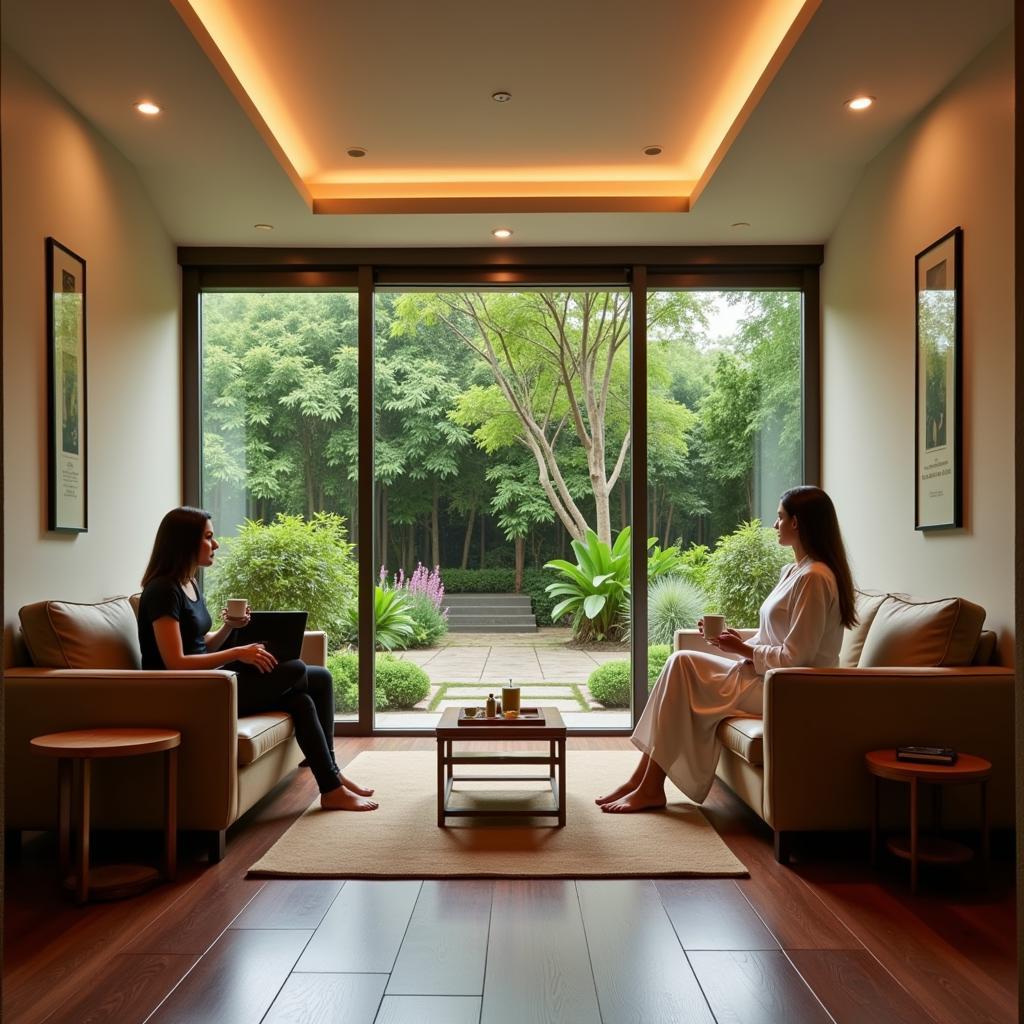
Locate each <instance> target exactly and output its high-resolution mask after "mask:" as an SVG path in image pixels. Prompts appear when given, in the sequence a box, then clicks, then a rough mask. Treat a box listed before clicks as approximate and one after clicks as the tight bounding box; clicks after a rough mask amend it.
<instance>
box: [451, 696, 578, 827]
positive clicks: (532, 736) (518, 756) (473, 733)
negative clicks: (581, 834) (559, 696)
mask: <svg viewBox="0 0 1024 1024" xmlns="http://www.w3.org/2000/svg"><path fill="white" fill-rule="evenodd" d="M540 712H541V714H543V716H544V720H543V722H537V723H530V724H521V725H512V724H504V723H500V724H493V725H489V724H483V723H481V724H480V725H459V708H446V709H445V711H444V714H442V715H441V721H440V722H439V723H438V725H437V827H438V828H444V827H445V825H446V824H447V822H446V820H445V819H447V818H512V817H517V818H522V817H524V816H527V815H528V816H529V817H531V818H557V819H558V827H559V828H564V826H565V722H563V721H562V716H561V714H559V712H558V709H557V708H540ZM457 740H484V741H485V742H492V743H493V742H499V741H500V742H501V743H503V744H505V743H516V742H526V741H527V740H545V741H546V742H547V743H548V752H547V753H546V754H545V753H543V752H542V751H537V752H533V751H523V752H522V753H516V752H513V751H501V752H498V751H482V752H477V751H464V752H462V753H455V751H454V749H453V747H454V744H455V742H456V741H457ZM457 764H465V765H489V764H523V765H527V764H543V765H547V767H548V774H547V775H458V776H456V775H455V774H454V770H453V769H454V766H455V765H457ZM454 782H548V783H550V785H551V792H552V794H553V796H554V798H555V806H554V808H553V809H551V810H547V811H532V810H531V811H527V812H524V811H519V810H515V809H508V810H489V811H485V810H467V809H465V808H451V807H449V806H448V805H449V801H450V800H451V795H452V784H453V783H454Z"/></svg>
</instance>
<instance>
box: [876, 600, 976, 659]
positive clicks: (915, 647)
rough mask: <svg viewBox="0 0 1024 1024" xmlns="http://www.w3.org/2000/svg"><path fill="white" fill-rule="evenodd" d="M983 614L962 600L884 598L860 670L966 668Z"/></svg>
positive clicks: (970, 603)
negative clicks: (962, 666) (916, 667)
mask: <svg viewBox="0 0 1024 1024" xmlns="http://www.w3.org/2000/svg"><path fill="white" fill-rule="evenodd" d="M984 621H985V609H984V608H982V607H980V606H979V605H976V604H974V603H972V602H971V601H966V600H964V599H963V598H962V597H951V598H946V599H945V600H940V601H909V600H904V599H903V598H899V597H896V596H895V595H892V594H890V595H889V599H888V600H887V601H884V602H883V603H882V604H881V606H880V607H879V609H878V611H877V612H876V613H875V618H874V621H873V622H872V623H871V628H870V629H869V630H868V636H867V640H865V641H864V649H863V650H862V651H861V655H860V661H859V662H858V665H859V666H860V667H861V668H879V667H886V668H888V667H897V666H899V667H902V666H913V665H917V666H925V667H940V666H943V665H970V664H971V663H972V662H973V660H974V654H975V651H976V650H977V648H978V639H979V637H980V636H981V627H982V624H983V623H984Z"/></svg>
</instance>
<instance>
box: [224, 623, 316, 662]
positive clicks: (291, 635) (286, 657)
mask: <svg viewBox="0 0 1024 1024" xmlns="http://www.w3.org/2000/svg"><path fill="white" fill-rule="evenodd" d="M306 617H307V613H306V612H252V613H251V616H250V618H249V625H247V626H243V627H242V628H241V629H236V630H235V633H234V636H233V637H232V638H231V646H232V647H243V646H244V645H245V644H263V646H264V647H266V649H267V650H268V651H270V653H271V654H272V655H273V656H274V657H275V658H277V660H278V661H293V660H294V659H296V658H299V657H301V656H302V636H303V634H304V633H305V632H306Z"/></svg>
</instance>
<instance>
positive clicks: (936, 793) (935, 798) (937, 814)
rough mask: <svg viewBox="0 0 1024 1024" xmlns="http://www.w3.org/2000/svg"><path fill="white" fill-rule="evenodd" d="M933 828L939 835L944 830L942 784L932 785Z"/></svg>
mask: <svg viewBox="0 0 1024 1024" xmlns="http://www.w3.org/2000/svg"><path fill="white" fill-rule="evenodd" d="M932 830H933V831H934V832H935V834H936V835H938V834H939V833H940V832H941V831H942V786H939V785H933V786H932Z"/></svg>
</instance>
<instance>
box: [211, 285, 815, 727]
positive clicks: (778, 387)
mask: <svg viewBox="0 0 1024 1024" xmlns="http://www.w3.org/2000/svg"><path fill="white" fill-rule="evenodd" d="M629 299H630V296H629V292H628V291H626V290H614V289H612V290H609V289H585V290H584V289H578V290H573V291H566V290H552V289H532V290H528V291H527V290H517V291H511V290H487V291H479V290H477V291H467V290H447V291H431V292H423V291H416V292H411V291H406V292H395V291H390V292H389V291H378V292H377V294H376V300H375V332H376V341H375V382H374V412H375V445H374V469H375V480H374V493H375V502H374V507H375V515H374V521H373V522H372V523H367V524H364V523H361V522H360V521H359V517H358V514H357V512H358V509H357V506H358V502H357V487H358V479H357V466H358V398H359V389H358V377H357V347H356V345H357V324H356V316H357V300H356V296H355V295H354V294H352V293H348V292H309V291H304V292H265V293H242V292H225V293H220V292H206V293H204V294H203V301H202V347H203V362H202V372H203V379H202V417H203V474H202V485H203V502H204V505H205V507H206V508H207V509H209V510H210V511H211V513H212V514H213V517H214V525H215V529H216V530H217V532H218V535H219V538H220V539H221V541H222V543H223V545H224V548H223V551H222V552H221V554H220V555H219V556H218V566H217V567H216V569H215V570H213V571H212V572H211V573H210V574H209V575H208V578H207V580H206V581H205V587H206V590H207V593H208V599H209V600H210V601H211V602H212V604H211V607H219V606H220V603H221V602H222V601H223V599H225V598H226V597H228V596H245V597H247V598H248V599H249V600H250V602H251V604H252V605H253V607H259V608H304V609H307V610H308V611H309V625H310V628H317V629H323V630H325V631H326V632H327V635H328V638H329V647H330V650H331V655H330V659H329V667H330V668H331V671H332V673H333V675H334V679H335V688H336V694H337V707H338V712H339V716H340V717H343V718H344V717H351V716H353V715H354V714H355V713H356V711H357V709H358V687H357V674H358V664H359V662H358V659H359V657H360V655H361V654H365V653H367V652H360V651H358V649H357V645H356V642H357V638H358V618H357V601H356V595H357V565H356V553H357V550H358V546H359V545H360V544H362V543H372V544H373V545H374V556H375V564H376V565H378V566H379V567H380V572H379V578H378V581H377V586H376V591H375V595H374V596H375V635H376V647H377V651H376V652H375V655H374V656H375V673H374V674H375V683H376V685H375V695H374V704H375V711H376V722H377V724H378V725H380V726H399V727H400V726H412V727H423V726H425V725H430V724H432V723H433V722H434V721H436V720H437V717H438V714H439V712H440V710H442V709H443V708H444V707H447V706H450V705H458V706H463V705H467V704H481V703H482V702H483V700H484V699H485V698H486V696H487V694H488V693H490V692H492V691H495V690H496V689H497V688H498V687H500V686H501V685H502V684H503V683H504V684H506V685H507V684H508V682H509V680H512V681H513V682H514V683H516V684H518V685H521V686H522V687H523V699H524V703H525V704H529V703H538V702H541V703H544V704H547V705H553V706H556V707H558V708H559V709H560V710H561V711H562V713H563V717H565V718H566V721H567V722H568V723H569V724H570V725H571V726H572V725H577V726H583V725H586V726H591V727H592V726H595V725H596V726H602V725H607V726H613V725H614V726H628V725H629V724H631V720H632V719H631V707H630V705H631V694H632V685H631V682H630V649H631V646H632V645H636V644H645V645H647V646H648V665H649V676H650V680H651V682H653V680H654V679H655V678H656V677H657V674H658V672H659V671H660V669H661V667H662V666H663V664H664V662H665V660H666V658H667V657H668V654H669V650H670V646H669V645H670V644H671V640H672V635H673V632H674V631H675V630H676V629H678V628H684V627H692V626H693V625H694V624H695V622H696V620H697V618H698V617H699V616H700V615H701V614H702V613H703V612H705V611H708V610H713V609H714V610H720V611H721V612H723V613H724V614H725V615H726V616H727V618H728V619H729V621H730V623H731V624H733V625H737V626H743V625H754V624H756V619H757V609H758V606H759V605H760V602H761V601H762V600H763V597H764V596H765V594H766V593H767V592H768V590H770V589H771V587H772V586H773V585H774V584H775V582H776V580H777V579H778V574H779V570H780V568H781V566H782V564H783V563H784V561H785V560H786V559H787V558H788V557H789V552H788V549H780V548H779V547H778V546H777V545H776V542H775V538H774V534H773V532H772V531H771V530H770V529H767V527H770V525H771V522H772V520H773V519H774V513H775V507H776V502H777V499H778V495H779V494H780V493H781V491H782V490H784V489H785V488H786V487H787V486H791V485H792V484H794V483H799V482H801V477H802V471H801V459H802V419H801V411H802V410H801V366H800V349H801V331H800V317H801V296H800V294H799V293H798V292H793V291H778V290H774V291H769V290H764V291H715V292H710V291H705V292H697V291H683V290H679V291H664V292H660V291H659V292H655V291H652V292H651V293H650V294H649V296H648V322H647V338H648V341H647V362H648V373H647V380H646V399H647V423H646V435H647V463H648V473H647V495H648V510H647V511H648V514H647V521H646V523H644V524H642V525H641V524H638V523H635V522H633V519H632V513H631V508H630V505H631V503H630V493H631V486H632V481H631V472H632V460H631V456H632V444H633V431H632V424H631V421H630V415H631V408H632V402H631V395H630V387H631V338H630V304H629ZM634 529H642V530H643V532H644V534H645V537H646V542H647V551H648V563H647V570H648V571H647V576H648V581H647V587H648V592H647V603H648V625H647V631H646V635H645V636H642V637H641V636H636V635H634V633H633V631H632V630H631V610H632V599H633V595H632V589H631V573H630V545H631V533H632V531H633V530H634Z"/></svg>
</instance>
